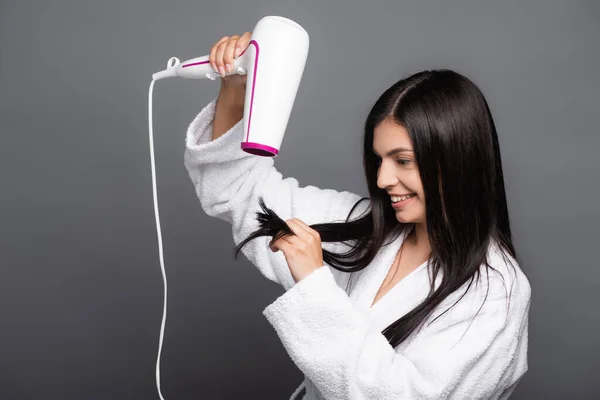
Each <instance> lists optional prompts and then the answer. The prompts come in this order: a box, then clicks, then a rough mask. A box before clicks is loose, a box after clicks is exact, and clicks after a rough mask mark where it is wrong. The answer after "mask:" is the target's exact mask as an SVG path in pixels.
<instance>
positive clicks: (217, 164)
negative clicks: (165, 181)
mask: <svg viewBox="0 0 600 400" xmlns="http://www.w3.org/2000/svg"><path fill="white" fill-rule="evenodd" d="M216 103H217V100H216V99H215V100H213V101H211V102H210V103H209V104H208V105H206V106H205V107H204V108H203V109H202V111H200V113H199V114H198V115H197V116H196V118H195V119H194V120H193V121H192V123H191V124H190V126H189V128H188V131H187V134H186V149H185V155H184V163H185V167H186V168H187V170H188V173H189V176H190V179H191V180H192V183H193V185H194V188H195V191H196V195H197V196H198V199H199V200H200V204H201V206H202V209H203V210H204V211H205V212H206V214H208V215H210V216H212V217H216V218H219V219H221V220H224V221H227V222H229V223H231V225H232V232H233V240H234V243H235V244H236V245H237V244H239V243H240V242H241V241H242V240H243V239H245V238H246V237H248V236H249V234H250V233H251V232H253V231H254V230H256V229H258V227H259V225H258V222H257V221H256V213H257V212H260V211H261V209H260V206H259V203H258V198H259V197H261V196H262V197H263V198H264V200H265V203H266V205H267V206H268V207H269V208H271V209H272V210H273V211H274V212H276V213H277V214H278V215H279V216H280V217H281V218H282V219H283V220H287V219H290V218H299V219H301V220H302V221H304V222H305V223H307V224H309V225H311V224H315V223H326V222H334V221H344V220H345V219H346V217H347V215H348V213H349V211H350V210H351V209H352V207H353V206H354V204H355V203H356V202H357V201H358V200H360V199H361V196H359V195H357V194H354V193H351V192H348V191H342V192H338V191H336V190H333V189H319V188H317V187H315V186H310V185H309V186H306V187H300V185H299V183H298V181H297V180H296V179H295V178H292V177H289V178H285V179H284V178H283V177H282V174H281V173H280V172H279V171H277V169H276V168H275V167H274V159H273V158H270V157H260V156H256V155H252V154H248V153H246V152H244V151H243V150H242V149H241V148H240V143H241V141H242V138H243V121H242V119H240V120H239V121H237V122H236V123H235V124H234V125H233V126H232V127H231V128H229V129H228V130H227V131H226V132H225V133H223V134H222V135H221V136H218V137H216V138H215V139H214V140H211V139H212V133H213V123H214V118H215V106H216ZM365 203H366V202H363V203H361V205H360V207H357V210H356V211H355V213H353V216H354V215H358V214H360V213H361V212H362V211H363V210H364V207H365V206H364V204H365ZM270 239H271V238H269V237H260V238H257V239H254V240H252V241H250V242H249V243H248V244H247V245H246V246H245V247H244V248H243V249H242V253H243V254H244V255H245V256H246V257H247V259H248V260H249V261H250V262H251V263H252V264H254V265H255V266H256V267H257V268H258V269H259V270H260V272H261V273H262V274H263V275H264V276H265V277H266V278H268V279H270V280H272V281H274V282H277V283H279V284H281V285H282V286H283V287H284V288H285V289H286V290H287V289H289V288H290V287H292V286H293V285H294V284H295V282H294V280H293V278H292V275H291V273H290V271H289V269H288V266H287V263H286V261H285V257H284V255H283V253H282V252H277V253H273V252H271V251H270V249H269V246H268V242H269V240H270ZM326 245H329V243H324V245H323V246H324V248H325V247H326ZM328 268H331V267H328ZM332 272H333V273H334V274H335V275H336V276H339V274H338V271H335V270H334V271H332ZM344 275H347V274H344Z"/></svg>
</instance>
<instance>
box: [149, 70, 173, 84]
mask: <svg viewBox="0 0 600 400" xmlns="http://www.w3.org/2000/svg"><path fill="white" fill-rule="evenodd" d="M173 76H177V72H176V68H167V69H165V70H163V71H159V72H156V73H154V74H152V80H155V81H157V80H159V79H163V78H171V77H173Z"/></svg>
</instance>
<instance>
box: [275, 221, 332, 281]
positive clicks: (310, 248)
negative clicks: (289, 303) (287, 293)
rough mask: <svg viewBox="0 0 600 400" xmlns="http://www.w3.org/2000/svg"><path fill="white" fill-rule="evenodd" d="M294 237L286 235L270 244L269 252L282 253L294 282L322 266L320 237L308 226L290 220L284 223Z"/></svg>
mask: <svg viewBox="0 0 600 400" xmlns="http://www.w3.org/2000/svg"><path fill="white" fill-rule="evenodd" d="M285 222H286V223H287V224H288V226H289V227H290V228H291V230H292V232H294V234H295V235H290V234H287V235H285V236H283V237H281V238H279V239H278V240H277V241H276V242H275V243H272V242H271V243H270V244H269V246H270V247H271V251H273V252H277V251H279V250H281V251H283V254H284V256H285V259H286V261H287V263H288V267H289V269H290V272H291V273H292V277H293V278H294V281H295V282H299V281H300V280H301V279H302V278H304V277H306V276H308V275H310V273H311V272H313V271H314V270H316V269H318V268H320V267H322V266H323V249H322V248H321V236H320V235H319V233H318V232H317V231H315V230H314V229H312V228H311V227H310V226H308V225H307V224H305V223H304V222H302V221H300V220H299V219H298V218H292V219H288V220H287V221H285Z"/></svg>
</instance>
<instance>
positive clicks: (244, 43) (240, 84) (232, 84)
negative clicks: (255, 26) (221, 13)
mask: <svg viewBox="0 0 600 400" xmlns="http://www.w3.org/2000/svg"><path fill="white" fill-rule="evenodd" d="M250 36H252V32H245V33H244V34H242V36H239V35H233V36H223V37H222V38H221V39H220V40H219V41H218V42H217V43H215V44H214V45H213V46H212V48H211V49H210V55H209V58H208V59H209V62H210V65H211V66H212V68H213V69H214V70H215V72H217V73H219V74H220V75H221V90H228V89H233V90H236V89H238V90H239V89H242V90H243V91H245V88H246V75H239V74H233V75H228V76H223V75H225V74H226V73H231V72H232V71H233V60H234V58H237V57H238V56H239V55H240V54H242V52H244V50H246V47H248V43H249V42H250ZM228 65H229V67H228Z"/></svg>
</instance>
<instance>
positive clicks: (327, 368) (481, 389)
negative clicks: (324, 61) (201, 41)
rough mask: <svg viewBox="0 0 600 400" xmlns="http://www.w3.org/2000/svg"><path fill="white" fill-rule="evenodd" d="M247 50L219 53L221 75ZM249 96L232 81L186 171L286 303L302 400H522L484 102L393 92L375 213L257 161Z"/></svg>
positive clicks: (372, 129)
mask: <svg viewBox="0 0 600 400" xmlns="http://www.w3.org/2000/svg"><path fill="white" fill-rule="evenodd" d="M249 39H250V32H246V33H244V34H243V35H242V36H241V37H240V36H237V35H234V36H231V37H228V36H226V37H224V38H222V39H221V40H220V41H218V42H217V43H216V44H215V45H214V46H213V48H212V49H211V53H210V61H211V64H212V65H213V68H214V69H215V70H216V71H220V72H221V74H222V75H224V74H225V73H226V72H227V71H226V70H225V69H223V67H224V66H226V65H227V64H231V61H232V59H233V57H236V56H237V55H239V53H240V52H241V51H242V50H243V49H245V48H246V46H247V45H248V42H249ZM244 93H245V77H241V76H237V75H232V76H227V77H225V76H224V77H223V79H222V86H221V92H220V93H219V97H218V99H217V100H213V101H212V102H211V103H209V104H208V105H207V106H206V107H205V108H204V109H203V110H202V111H201V112H200V114H199V115H198V116H197V117H196V118H195V119H194V121H193V122H192V123H191V125H190V127H189V129H188V132H187V138H186V151H185V165H186V168H187V169H188V172H189V174H190V178H191V180H192V182H193V183H194V186H195V189H196V193H197V195H198V197H199V200H200V202H201V205H202V208H203V209H204V211H205V212H206V213H207V214H208V215H210V216H213V217H216V218H220V219H223V220H225V221H228V222H230V223H231V224H232V229H233V238H234V242H235V243H236V245H237V248H236V250H237V252H239V251H242V252H243V253H244V255H245V256H246V257H247V258H248V260H250V262H252V263H253V264H254V265H255V266H256V267H257V268H258V269H259V270H260V271H261V272H262V274H263V275H264V276H265V277H267V278H268V279H270V280H272V281H274V282H277V283H279V284H281V285H282V286H283V287H284V288H285V290H286V291H285V293H284V294H283V295H281V296H280V297H279V298H278V299H277V300H276V301H274V302H273V303H272V304H270V305H269V306H268V307H266V308H265V310H264V311H263V314H264V315H265V317H266V318H267V320H268V321H269V322H270V323H271V324H272V325H273V327H274V329H275V330H276V332H277V334H278V336H279V337H280V339H281V341H282V343H283V345H284V347H285V349H286V350H287V352H288V353H289V355H290V357H291V358H292V360H293V361H294V362H295V364H296V365H297V366H298V368H299V369H300V370H301V371H302V372H303V373H304V375H305V380H304V382H303V383H302V384H301V385H300V387H298V389H297V390H296V391H295V392H294V394H293V395H292V398H298V399H299V398H302V399H310V400H312V399H340V400H359V399H377V400H386V399H390V400H391V399H506V398H508V396H509V395H510V394H511V393H512V391H513V390H514V388H515V387H516V385H517V383H518V382H519V380H520V379H521V378H522V376H523V374H524V373H525V372H526V371H527V369H528V365H527V342H528V336H527V333H528V313H529V304H530V298H531V288H530V285H529V282H528V279H527V278H526V276H525V275H524V274H523V272H522V270H521V269H520V267H519V263H518V262H517V256H516V254H515V250H514V247H513V244H512V242H511V232H510V226H509V218H508V210H507V203H506V198H505V191H504V181H503V176H502V166H501V158H500V150H499V144H498V137H497V134H496V130H495V127H494V122H493V120H492V116H491V114H490V111H489V109H488V106H487V103H486V101H485V99H484V97H483V95H482V94H481V92H480V91H479V89H478V88H477V87H476V86H475V85H474V84H473V83H472V82H471V81H470V80H468V79H467V78H465V77H463V76H462V75H460V74H457V73H455V72H453V71H448V70H442V71H423V72H420V73H417V74H415V75H412V76H410V77H408V78H406V79H403V80H401V81H399V82H397V83H395V84H394V85H393V86H392V87H390V88H389V89H388V90H386V91H385V92H384V93H383V94H382V95H381V97H380V98H379V99H378V100H377V102H376V103H375V105H374V106H373V108H372V110H371V112H370V113H369V116H368V118H367V121H366V124H365V135H364V149H363V152H364V159H363V164H364V170H365V175H366V181H367V186H368V191H369V197H368V198H361V197H360V196H358V195H356V194H354V193H350V192H347V191H343V192H338V191H335V190H331V189H319V188H316V187H314V186H306V187H300V186H299V184H298V181H297V180H296V179H294V178H291V177H290V178H286V179H283V178H282V175H281V174H280V173H279V172H278V171H277V170H276V169H275V168H274V166H273V164H274V160H273V159H272V158H268V157H258V156H254V155H250V154H248V153H245V152H243V151H242V150H241V149H240V147H239V144H240V142H241V139H242V137H243V132H242V120H241V119H242V117H243V104H244ZM267 205H268V206H269V207H267ZM261 210H262V213H261V212H258V211H261ZM284 219H285V221H284ZM270 238H272V239H273V240H272V241H269V239H270ZM237 252H236V255H237ZM301 391H302V392H301ZM303 392H305V394H304V396H303V397H302V393H303Z"/></svg>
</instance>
